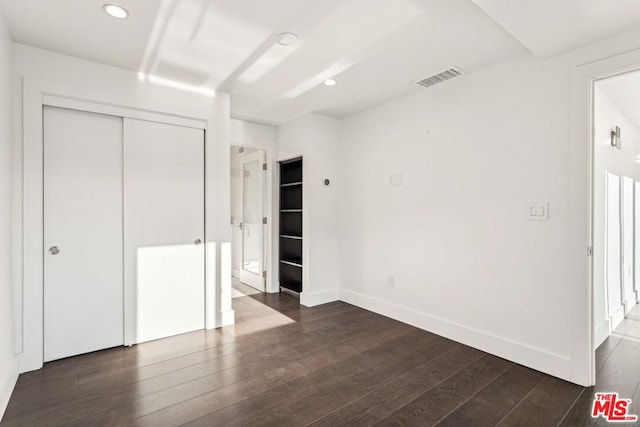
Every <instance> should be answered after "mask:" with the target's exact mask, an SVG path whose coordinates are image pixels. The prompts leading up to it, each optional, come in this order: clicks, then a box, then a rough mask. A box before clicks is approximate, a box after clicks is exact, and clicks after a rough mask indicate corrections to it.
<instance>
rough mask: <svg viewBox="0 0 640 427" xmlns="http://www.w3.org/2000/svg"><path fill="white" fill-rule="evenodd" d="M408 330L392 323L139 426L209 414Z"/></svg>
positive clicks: (157, 415) (147, 418)
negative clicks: (382, 328) (398, 328)
mask: <svg viewBox="0 0 640 427" xmlns="http://www.w3.org/2000/svg"><path fill="white" fill-rule="evenodd" d="M406 332H407V331H398V330H394V329H393V326H389V327H387V328H385V330H383V331H380V332H376V331H371V334H372V335H374V336H372V337H361V338H358V339H354V340H351V341H348V342H345V343H343V344H341V345H336V346H332V347H328V348H325V349H323V350H321V351H318V352H316V353H313V354H310V355H309V356H307V357H305V358H303V359H299V360H296V361H288V362H287V363H286V365H285V366H283V367H281V368H278V369H270V370H268V371H267V372H265V373H264V374H262V375H258V376H255V377H253V378H250V379H247V380H245V381H241V382H237V383H234V384H232V385H231V386H229V387H226V388H225V389H220V390H214V391H212V392H209V393H205V394H203V395H200V396H197V397H195V398H193V399H189V400H185V401H182V402H180V403H177V404H175V405H172V406H170V407H167V408H163V409H160V410H158V411H155V412H153V413H151V414H149V415H147V416H144V417H141V418H139V419H138V420H136V425H143V426H156V425H167V424H168V425H176V424H181V423H185V422H187V421H191V420H195V419H197V418H200V417H203V416H207V415H208V414H211V413H213V412H215V411H217V410H219V409H222V408H224V407H226V406H229V405H233V404H235V403H237V402H239V401H241V400H244V399H247V398H250V397H252V396H256V395H259V394H261V393H264V392H266V391H268V390H270V389H273V388H275V387H278V386H280V385H282V384H286V383H288V382H290V381H294V380H296V379H298V378H301V377H303V376H306V375H309V374H310V373H313V372H316V371H318V370H321V369H324V368H326V367H328V366H331V365H333V364H335V363H337V362H339V361H341V360H343V359H346V358H349V357H353V356H355V355H358V354H360V353H364V352H366V351H368V350H370V349H371V348H373V347H376V346H378V345H380V344H381V343H384V342H386V341H390V340H392V339H394V338H396V337H398V336H399V335H401V334H403V333H406Z"/></svg>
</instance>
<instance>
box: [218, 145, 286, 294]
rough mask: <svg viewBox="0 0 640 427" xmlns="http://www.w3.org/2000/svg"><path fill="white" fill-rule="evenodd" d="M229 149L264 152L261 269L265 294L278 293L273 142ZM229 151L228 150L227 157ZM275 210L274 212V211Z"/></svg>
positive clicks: (275, 177) (275, 184)
mask: <svg viewBox="0 0 640 427" xmlns="http://www.w3.org/2000/svg"><path fill="white" fill-rule="evenodd" d="M231 147H235V148H240V147H242V148H255V149H258V150H262V151H264V154H265V163H266V164H267V175H266V177H265V185H264V197H265V201H264V203H265V204H264V205H263V206H264V208H263V213H264V216H266V217H267V226H266V228H265V229H264V241H263V245H262V247H263V251H264V252H263V263H264V264H263V269H264V271H266V272H267V280H266V283H265V292H267V293H278V292H280V286H279V285H278V279H277V271H278V270H277V268H276V267H277V263H278V260H277V257H274V254H276V253H278V252H277V249H278V248H277V247H275V245H276V244H277V240H278V239H275V240H274V238H273V236H274V235H275V233H276V231H275V230H277V227H278V223H277V221H278V220H277V217H278V213H277V209H278V206H277V204H274V202H273V189H274V188H277V186H278V183H277V181H276V180H278V175H277V173H275V171H274V168H275V167H277V163H276V161H275V151H276V150H275V141H264V143H263V144H258V143H251V142H246V141H231ZM230 154H231V151H230V150H229V157H230ZM274 209H276V211H274Z"/></svg>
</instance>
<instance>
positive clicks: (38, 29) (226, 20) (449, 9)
mask: <svg viewBox="0 0 640 427" xmlns="http://www.w3.org/2000/svg"><path fill="white" fill-rule="evenodd" d="M106 1H107V0H104V1H101V0H56V1H52V0H0V11H1V12H2V14H3V15H4V17H5V19H6V21H7V24H8V26H9V29H10V31H11V35H12V37H13V39H14V40H15V41H17V42H21V43H25V44H29V45H32V46H37V47H42V48H45V49H49V50H53V51H56V52H61V53H65V54H68V55H73V56H77V57H80V58H86V59H89V60H93V61H98V62H102V63H105V64H110V65H115V66H119V67H123V68H128V69H131V70H135V71H141V72H144V73H147V74H150V75H153V76H156V77H161V78H165V79H170V80H174V81H177V82H181V83H187V84H190V85H195V86H204V87H207V88H213V89H216V90H219V91H224V92H230V93H231V95H232V98H231V99H232V115H233V116H234V117H237V118H242V119H247V120H252V121H256V122H261V123H268V124H280V123H283V122H286V121H288V120H291V119H293V118H295V117H297V116H300V115H303V114H305V113H308V112H320V113H323V114H326V115H329V116H333V117H338V118H341V117H345V116H348V115H350V114H353V113H356V112H359V111H362V110H364V109H367V108H371V107H374V106H376V105H379V104H381V103H383V102H386V101H389V100H392V99H395V98H398V97H401V96H403V95H407V94H410V93H413V92H417V91H423V90H428V89H422V88H419V87H417V86H416V85H414V84H413V82H414V81H416V80H420V79H422V78H425V77H427V76H429V75H431V74H433V73H437V72H440V71H442V70H444V69H446V68H449V67H451V66H458V67H460V68H462V69H463V70H465V71H467V72H474V71H476V70H478V69H481V68H484V67H487V66H490V65H493V64H496V63H498V62H502V61H504V60H507V59H510V58H513V57H516V56H518V55H521V54H523V53H526V52H527V48H528V49H530V50H531V51H533V52H534V53H536V54H540V55H547V54H549V52H554V53H555V52H558V51H562V50H565V49H570V48H573V47H576V46H577V45H580V44H584V43H588V42H590V41H593V39H594V38H601V37H603V36H606V35H610V34H611V33H612V32H621V31H623V30H626V29H628V28H627V27H629V26H631V25H634V26H635V23H636V22H637V23H640V5H639V6H633V3H636V0H613V2H614V3H615V4H616V5H618V4H620V5H622V7H623V12H624V13H623V16H622V17H620V16H619V14H617V13H616V14H614V15H616V16H615V18H606V19H602V20H598V21H596V20H594V19H592V18H591V15H589V14H586V15H585V14H584V13H582V12H583V11H584V10H586V11H597V12H598V13H601V12H602V11H603V10H604V9H607V8H608V6H607V5H610V4H611V2H601V1H596V0H555V1H551V0H535V1H532V0H475V2H476V3H477V4H478V5H479V6H480V7H478V5H476V4H475V3H474V2H473V1H472V0H322V1H318V0H233V1H229V0H118V2H117V3H118V4H121V5H122V6H124V7H126V8H127V9H128V10H129V11H130V13H131V15H130V17H129V18H128V19H126V20H116V19H113V18H110V17H109V16H107V15H106V14H105V13H104V12H103V10H102V4H103V3H104V2H106ZM565 3H566V4H570V5H571V7H576V5H578V6H579V7H578V12H579V13H578V14H577V17H575V16H572V15H571V12H572V11H573V10H572V9H571V8H567V7H564V6H562V7H560V6H558V5H559V4H565ZM638 3H639V4H640V2H638ZM481 7H482V9H481ZM483 9H484V10H483ZM558 9H561V10H560V11H558ZM603 15H604V14H603ZM569 18H571V19H569ZM634 20H635V21H634ZM617 21H620V22H617ZM632 21H633V22H632ZM498 23H499V24H498ZM614 24H615V25H614ZM505 28H506V29H507V30H508V31H509V32H508V31H507V30H505ZM618 30H620V31H618ZM283 31H290V32H294V33H296V34H297V35H298V36H299V43H298V44H297V45H295V46H292V47H283V46H280V45H278V44H277V43H275V40H276V36H277V34H278V33H280V32H283ZM510 32H511V33H512V34H513V35H514V36H515V38H514V36H512V34H511V33H510ZM523 45H524V46H526V48H525V47H524V46H523ZM329 77H332V78H335V79H336V80H338V84H337V85H336V86H334V87H330V88H329V87H326V86H324V85H323V84H322V82H323V81H324V80H325V79H327V78H329Z"/></svg>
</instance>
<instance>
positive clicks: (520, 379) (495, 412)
mask: <svg viewBox="0 0 640 427" xmlns="http://www.w3.org/2000/svg"><path fill="white" fill-rule="evenodd" d="M543 377H544V375H543V374H542V373H540V372H538V371H534V370H533V369H529V368H525V367H524V366H521V365H513V366H512V367H511V368H509V369H508V370H507V371H506V372H505V373H504V374H502V375H500V376H499V377H498V378H496V379H495V380H494V381H493V382H491V383H490V384H489V385H487V386H486V387H484V388H483V389H482V390H480V391H479V392H478V393H476V394H475V395H474V396H473V397H471V398H470V399H469V400H467V401H466V402H465V403H464V404H462V405H461V406H459V407H458V408H457V409H456V410H455V411H453V412H452V413H450V414H449V415H447V416H445V417H444V418H443V419H442V420H440V422H438V423H437V424H436V425H437V426H440V427H458V426H463V425H464V426H468V425H473V426H477V427H482V426H486V427H493V426H495V425H497V424H498V423H499V422H500V421H501V420H502V419H503V418H504V417H505V416H506V415H507V414H508V413H509V412H511V410H512V409H513V408H515V407H516V405H517V404H518V403H520V401H521V400H522V399H524V398H525V396H527V395H528V394H529V393H530V392H531V391H532V390H533V388H534V387H535V386H537V385H538V383H540V381H541V380H542V378H543ZM496 402H500V404H499V405H496V404H495V403H496Z"/></svg>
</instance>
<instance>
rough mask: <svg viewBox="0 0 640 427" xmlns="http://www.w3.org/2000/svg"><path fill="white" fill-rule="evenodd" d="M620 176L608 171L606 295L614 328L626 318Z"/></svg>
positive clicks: (608, 310)
mask: <svg viewBox="0 0 640 427" xmlns="http://www.w3.org/2000/svg"><path fill="white" fill-rule="evenodd" d="M620 187H621V180H620V177H619V176H617V175H614V174H612V173H607V194H606V203H607V205H606V211H605V214H606V220H605V221H606V240H605V242H606V258H605V262H606V271H607V274H606V285H607V286H606V290H607V292H606V295H607V315H608V316H609V318H610V319H611V323H612V325H611V326H612V329H615V328H616V326H618V324H619V323H620V322H621V321H622V319H624V307H623V305H622V262H621V261H622V235H621V209H620Z"/></svg>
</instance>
